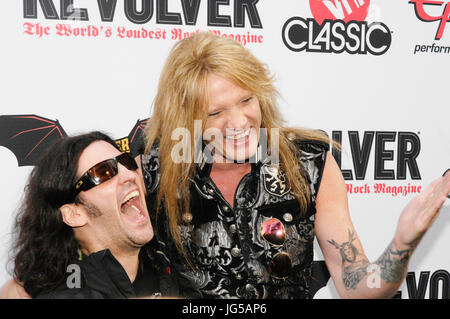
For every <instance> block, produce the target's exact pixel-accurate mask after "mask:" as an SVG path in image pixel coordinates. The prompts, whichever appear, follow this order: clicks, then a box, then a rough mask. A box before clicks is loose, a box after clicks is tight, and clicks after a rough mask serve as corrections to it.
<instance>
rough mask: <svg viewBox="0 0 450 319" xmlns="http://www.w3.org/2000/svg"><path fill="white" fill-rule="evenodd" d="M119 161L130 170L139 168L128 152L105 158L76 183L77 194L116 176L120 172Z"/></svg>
mask: <svg viewBox="0 0 450 319" xmlns="http://www.w3.org/2000/svg"><path fill="white" fill-rule="evenodd" d="M118 162H119V163H120V164H122V165H123V166H125V167H126V168H127V169H129V170H130V171H136V170H137V169H138V165H137V163H136V161H135V160H134V158H133V157H132V156H131V155H130V154H128V153H123V154H120V155H119V156H116V157H114V158H110V159H107V160H104V161H102V162H100V163H97V164H95V165H94V166H92V167H91V168H90V169H88V170H87V171H86V173H84V174H83V175H82V176H81V177H80V179H79V180H78V182H77V183H76V184H75V195H78V194H79V193H80V192H82V191H87V190H88V189H91V188H92V187H95V186H97V185H100V184H101V183H103V182H106V181H107V180H110V179H111V178H113V177H114V176H116V175H117V173H118V172H119V169H118V167H117V163H118Z"/></svg>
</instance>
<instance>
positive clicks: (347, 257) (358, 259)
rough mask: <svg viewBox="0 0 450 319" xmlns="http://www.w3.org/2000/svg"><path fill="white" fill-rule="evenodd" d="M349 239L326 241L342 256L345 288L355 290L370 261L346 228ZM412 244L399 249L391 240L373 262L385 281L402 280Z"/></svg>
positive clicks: (412, 249) (366, 271) (366, 273)
mask: <svg viewBox="0 0 450 319" xmlns="http://www.w3.org/2000/svg"><path fill="white" fill-rule="evenodd" d="M348 236H349V240H348V241H347V242H344V243H342V244H338V243H337V242H336V241H334V240H328V243H330V244H331V245H333V246H334V247H335V248H336V249H338V250H339V254H340V256H341V258H342V281H343V284H344V287H345V288H346V289H347V290H350V289H353V290H355V289H356V287H357V285H358V283H359V282H360V281H361V280H362V279H363V278H364V277H366V276H367V275H368V267H369V265H371V264H370V262H369V261H368V260H367V258H366V257H365V256H364V255H363V254H361V253H360V252H359V251H358V249H357V248H356V247H355V245H353V241H354V240H355V237H354V234H353V232H352V231H350V230H348ZM414 247H415V246H414V245H411V246H410V247H409V248H408V249H405V250H399V249H397V248H395V246H394V243H393V241H392V242H391V244H390V245H389V246H388V248H386V250H385V251H384V253H383V254H382V255H381V256H380V258H378V259H377V261H376V262H375V263H374V264H375V265H377V266H379V276H380V277H381V278H382V279H384V281H385V282H386V283H399V282H400V281H401V280H403V278H404V275H405V272H406V268H407V265H408V261H409V258H410V256H411V254H412V252H413V251H414Z"/></svg>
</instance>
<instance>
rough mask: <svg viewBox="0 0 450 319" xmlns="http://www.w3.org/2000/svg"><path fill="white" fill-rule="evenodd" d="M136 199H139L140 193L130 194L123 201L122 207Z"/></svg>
mask: <svg viewBox="0 0 450 319" xmlns="http://www.w3.org/2000/svg"><path fill="white" fill-rule="evenodd" d="M135 197H139V192H138V191H133V192H131V193H129V194H128V195H127V196H125V198H124V199H123V201H122V205H123V204H125V203H126V202H128V201H129V200H130V199H133V198H135Z"/></svg>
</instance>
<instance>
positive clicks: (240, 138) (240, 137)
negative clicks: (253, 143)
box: [225, 128, 251, 144]
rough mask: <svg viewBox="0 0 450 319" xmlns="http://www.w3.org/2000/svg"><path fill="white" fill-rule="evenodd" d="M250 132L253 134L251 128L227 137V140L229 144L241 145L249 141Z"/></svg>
mask: <svg viewBox="0 0 450 319" xmlns="http://www.w3.org/2000/svg"><path fill="white" fill-rule="evenodd" d="M250 132H251V129H250V128H249V129H247V130H245V131H242V132H240V133H237V134H231V135H226V136H225V139H226V140H227V141H229V142H232V143H235V144H240V143H242V142H245V141H246V140H247V138H248V137H249V136H250Z"/></svg>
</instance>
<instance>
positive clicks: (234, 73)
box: [145, 33, 330, 254]
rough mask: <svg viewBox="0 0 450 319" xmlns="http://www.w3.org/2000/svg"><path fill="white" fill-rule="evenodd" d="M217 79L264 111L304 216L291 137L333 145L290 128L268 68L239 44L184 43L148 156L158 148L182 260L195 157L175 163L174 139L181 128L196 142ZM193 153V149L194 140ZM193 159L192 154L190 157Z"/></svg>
mask: <svg viewBox="0 0 450 319" xmlns="http://www.w3.org/2000/svg"><path fill="white" fill-rule="evenodd" d="M210 73H214V74H216V75H218V76H221V77H223V78H226V79H228V80H229V81H231V82H233V83H234V84H236V85H238V86H240V87H242V88H244V89H246V90H249V91H251V92H253V93H254V94H255V95H256V97H257V98H258V101H259V104H260V108H261V115H262V121H261V127H262V128H266V129H267V139H268V141H267V143H268V145H271V138H272V136H271V128H278V129H279V143H278V144H279V159H280V164H281V168H282V169H283V170H284V172H285V174H286V178H287V181H288V183H289V184H290V186H291V189H292V191H293V192H294V193H295V194H296V196H297V198H298V200H299V204H300V207H301V210H302V211H304V212H305V211H306V209H307V206H308V203H309V197H310V191H309V186H308V182H307V180H306V177H305V176H303V175H302V173H301V170H300V168H299V162H298V154H297V148H296V147H295V146H294V144H293V143H292V141H291V139H290V138H289V137H290V136H293V135H294V136H296V138H297V139H303V140H318V141H322V142H326V143H329V142H330V141H329V139H328V138H327V137H326V136H325V135H324V134H323V133H321V132H319V131H317V130H305V129H295V128H287V127H286V126H285V122H284V120H283V119H282V117H281V114H280V113H279V111H278V108H277V106H276V101H275V100H276V97H277V96H278V92H277V90H276V89H275V87H274V85H273V77H272V76H271V75H270V74H269V71H268V69H267V67H266V66H265V65H264V64H262V63H261V62H260V61H259V60H258V59H257V58H256V57H255V56H253V54H252V53H251V52H250V51H249V50H247V49H245V48H244V47H242V46H241V45H240V44H239V43H238V42H236V41H234V40H232V39H228V38H223V37H219V36H216V35H214V34H212V33H198V34H195V35H193V36H191V37H190V38H186V39H184V40H181V41H179V42H177V43H176V44H175V46H174V47H173V48H172V50H171V52H170V54H169V56H168V58H167V60H166V62H165V65H164V67H163V70H162V73H161V76H160V80H159V85H158V92H157V95H156V97H155V100H154V103H153V108H154V110H153V115H152V118H151V119H150V121H149V123H148V125H147V128H146V132H145V133H146V150H145V152H146V153H149V152H150V149H151V147H152V146H153V144H154V143H155V141H158V142H159V153H158V157H159V162H160V173H161V178H160V184H159V189H158V195H157V210H158V211H159V209H160V207H161V204H162V203H163V204H164V209H165V212H166V213H167V214H168V219H169V224H170V231H171V234H172V236H173V239H174V242H175V244H176V246H177V248H178V249H179V250H180V251H181V252H182V253H183V254H184V249H183V245H182V243H181V238H180V233H179V229H178V225H179V223H180V221H181V216H182V215H183V214H184V213H189V209H190V178H192V177H193V173H194V171H193V169H194V167H195V166H194V165H196V164H194V158H193V156H194V154H192V159H191V161H190V162H189V163H185V162H183V163H175V162H174V161H173V160H172V158H171V152H172V149H173V147H174V146H175V144H177V143H178V142H177V141H173V140H172V139H171V135H172V132H173V131H174V130H175V129H177V128H187V129H188V130H189V132H190V134H191V137H193V136H194V120H202V123H203V126H202V127H204V124H205V122H206V110H207V105H208V101H207V99H208V98H207V85H208V82H207V80H208V75H209V74H210ZM191 140H192V143H191V145H190V146H191V147H192V148H191V149H194V141H193V139H191ZM192 153H193V152H192Z"/></svg>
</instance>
